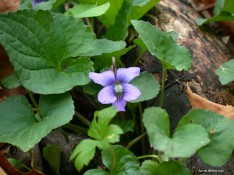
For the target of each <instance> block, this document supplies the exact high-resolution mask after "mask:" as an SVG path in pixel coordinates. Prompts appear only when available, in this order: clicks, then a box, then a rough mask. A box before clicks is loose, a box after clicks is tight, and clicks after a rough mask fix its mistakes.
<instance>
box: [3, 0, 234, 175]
mask: <svg viewBox="0 0 234 175" xmlns="http://www.w3.org/2000/svg"><path fill="white" fill-rule="evenodd" d="M157 3H159V0H118V1H115V0H73V1H65V0H48V1H42V2H39V1H33V2H32V1H30V0H22V1H21V2H20V5H19V8H18V11H15V12H7V13H1V14H0V44H1V45H2V46H3V47H4V49H5V51H6V53H7V55H8V56H9V60H10V63H11V64H12V66H13V69H14V71H12V73H11V74H9V75H8V76H5V77H4V78H2V79H1V87H2V88H8V89H12V88H18V87H21V88H23V89H24V93H23V94H17V95H14V96H9V97H7V98H5V99H1V102H0V123H1V127H0V142H2V143H8V144H11V145H13V146H16V147H17V148H19V149H20V150H22V151H23V152H32V150H33V148H35V146H37V145H40V141H41V140H42V139H43V138H45V137H46V136H47V135H48V134H49V133H51V132H52V131H53V130H55V129H59V130H60V132H61V133H63V136H64V138H65V140H67V142H69V141H68V140H69V137H68V136H69V134H74V135H75V134H76V135H77V136H79V138H80V137H81V138H82V139H80V140H79V142H77V143H76V145H75V146H74V147H73V148H72V149H73V150H72V153H71V154H70V155H68V156H69V161H70V163H72V165H74V167H75V169H76V173H77V174H79V173H80V174H85V175H108V174H112V175H137V174H139V175H141V174H142V175H156V174H158V175H170V174H173V175H175V174H178V175H189V174H191V173H192V172H191V170H189V169H188V168H187V167H186V166H185V164H184V162H185V161H186V160H187V159H188V158H190V157H191V156H193V155H194V154H198V155H199V157H200V159H201V160H202V161H203V162H204V163H206V164H208V165H211V166H223V165H224V164H226V163H227V162H228V160H229V159H230V157H231V155H232V152H233V149H234V136H233V132H234V121H233V120H232V119H230V117H229V118H227V117H225V116H223V115H220V114H217V113H215V112H211V111H208V110H203V109H191V110H190V111H189V112H188V113H187V114H186V115H184V116H182V118H181V120H180V121H179V123H178V125H177V127H176V129H175V130H171V129H170V128H171V127H170V119H169V115H168V113H167V111H166V110H165V109H164V108H163V106H164V98H165V95H164V90H165V82H166V80H167V76H168V72H169V71H188V70H189V69H190V68H191V65H192V55H191V53H190V51H189V50H188V49H187V48H186V47H185V46H181V45H179V44H178V43H177V37H178V34H177V33H175V32H173V31H172V32H168V33H167V32H164V31H162V30H161V29H159V28H157V27H156V26H154V25H152V24H151V23H150V22H148V21H146V20H143V19H144V18H142V17H144V16H145V15H146V14H147V12H148V11H149V10H150V9H151V8H152V7H153V6H155V5H157ZM230 3H232V2H231V0H225V1H224V0H223V1H221V0H218V1H217V3H216V5H215V9H214V11H215V13H214V17H212V18H209V19H197V23H198V24H199V25H204V24H206V23H209V22H214V21H224V20H227V21H230V20H233V14H234V6H231V5H230ZM136 48H137V49H138V55H137V57H136V58H134V60H126V59H127V56H126V55H128V54H129V53H130V52H131V51H132V50H133V49H136ZM146 51H148V52H149V53H150V54H151V55H153V56H154V58H155V60H157V61H158V62H159V63H160V65H161V74H160V75H161V77H160V78H157V77H155V76H154V75H153V74H152V73H150V72H147V71H145V70H144V71H143V70H140V68H138V65H139V59H140V57H141V56H142V54H143V53H144V52H146ZM233 65H234V61H233V60H230V61H228V62H226V63H224V64H223V65H220V67H219V68H218V69H217V70H216V74H217V76H218V77H219V80H220V82H221V84H222V85H225V84H228V83H230V82H232V81H233V80H234V77H233V69H232V67H233ZM80 94H82V95H81V96H82V97H85V98H84V99H83V100H84V101H83V103H84V104H86V103H89V104H92V105H91V106H92V107H89V106H88V107H87V108H88V110H86V111H85V110H83V109H82V105H81V106H79V105H77V102H76V98H77V96H79V95H80ZM154 98H157V99H158V105H157V106H145V105H144V106H143V103H144V102H146V101H149V100H152V99H154ZM83 106H84V105H83ZM84 111H85V112H84ZM233 118H234V117H233ZM4 151H6V150H4ZM41 151H42V154H43V159H44V160H46V161H47V163H48V165H49V166H48V167H49V169H51V170H50V172H53V173H54V174H63V173H61V168H60V166H61V164H60V162H61V161H62V160H61V159H62V158H61V156H60V155H61V148H60V145H59V144H55V145H47V146H45V147H44V148H43V149H42V150H41ZM32 155H33V152H32ZM0 156H1V157H2V160H3V158H4V161H5V156H4V155H3V154H2V153H1V154H0ZM32 157H33V156H32ZM97 157H98V158H97ZM32 159H33V158H32ZM95 159H98V161H96V163H94V164H93V163H92V162H93V161H94V160H95ZM10 160H11V159H9V160H8V161H9V162H11V164H12V166H16V165H18V166H19V165H20V167H21V168H22V167H24V170H25V166H26V165H24V163H23V162H20V161H18V162H17V160H15V159H14V160H11V161H10ZM5 162H6V161H5ZM32 162H33V161H32ZM0 163H2V162H0ZM2 164H3V163H2ZM91 164H93V165H91ZM5 165H6V163H5ZM0 167H3V166H1V164H0ZM7 167H10V165H8V164H7ZM26 167H27V166H26ZM11 168H13V167H11ZM26 169H27V171H30V172H31V173H32V174H34V173H35V174H37V173H38V174H43V173H46V170H45V171H43V170H41V171H36V169H37V165H36V163H34V162H33V163H32V167H27V168H26ZM5 170H6V169H5ZM18 173H19V172H18ZM22 173H23V172H22Z"/></svg>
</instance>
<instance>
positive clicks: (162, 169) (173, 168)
mask: <svg viewBox="0 0 234 175" xmlns="http://www.w3.org/2000/svg"><path fill="white" fill-rule="evenodd" d="M152 175H153V174H152ZM155 175H156V174H155ZM157 175H191V172H190V170H189V169H188V168H186V167H185V166H184V165H183V164H181V163H180V162H177V161H169V162H162V163H160V164H159V166H158V167H157Z"/></svg>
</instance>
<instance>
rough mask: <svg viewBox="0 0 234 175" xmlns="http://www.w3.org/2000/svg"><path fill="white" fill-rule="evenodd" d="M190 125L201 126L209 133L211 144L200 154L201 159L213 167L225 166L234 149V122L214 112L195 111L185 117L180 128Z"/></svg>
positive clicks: (201, 150) (200, 151)
mask: <svg viewBox="0 0 234 175" xmlns="http://www.w3.org/2000/svg"><path fill="white" fill-rule="evenodd" d="M188 123H194V124H199V125H201V126H203V127H204V128H206V130H207V132H208V133H209V137H210V140H211V141H210V143H209V144H208V145H206V146H205V147H203V148H201V149H200V150H199V152H198V154H199V156H200V157H201V159H202V160H203V161H204V162H205V163H207V164H209V165H212V166H222V165H224V164H225V163H226V162H227V161H228V159H229V158H230V157H231V155H232V151H233V149H234V135H233V133H234V121H233V120H230V119H227V118H225V117H223V116H221V115H218V114H216V113H213V112H209V111H205V110H201V109H193V110H191V111H190V112H189V113H188V114H187V115H185V116H184V117H183V119H182V120H181V121H180V123H179V126H178V127H179V128H180V127H182V126H184V125H186V124H188ZM196 133H197V132H196Z"/></svg>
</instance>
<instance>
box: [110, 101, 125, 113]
mask: <svg viewBox="0 0 234 175" xmlns="http://www.w3.org/2000/svg"><path fill="white" fill-rule="evenodd" d="M112 105H113V106H115V108H116V110H117V111H125V106H126V101H125V100H123V99H117V100H116V101H115V102H114V103H112Z"/></svg>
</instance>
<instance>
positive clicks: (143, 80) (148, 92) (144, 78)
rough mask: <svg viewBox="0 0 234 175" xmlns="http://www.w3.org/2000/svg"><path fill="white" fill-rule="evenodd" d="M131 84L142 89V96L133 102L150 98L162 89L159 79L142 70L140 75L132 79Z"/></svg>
mask: <svg viewBox="0 0 234 175" xmlns="http://www.w3.org/2000/svg"><path fill="white" fill-rule="evenodd" d="M131 84H133V85H134V86H136V87H137V88H138V89H139V90H140V91H141V96H140V97H139V98H138V99H136V100H134V101H131V102H132V103H136V102H142V101H145V100H150V99H152V98H154V97H156V96H157V95H158V93H159V90H160V84H159V82H158V80H157V79H156V78H155V77H154V76H153V75H152V74H151V73H148V72H142V73H141V74H140V76H138V77H136V78H134V79H133V80H132V82H131ZM146 84H147V86H146Z"/></svg>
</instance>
